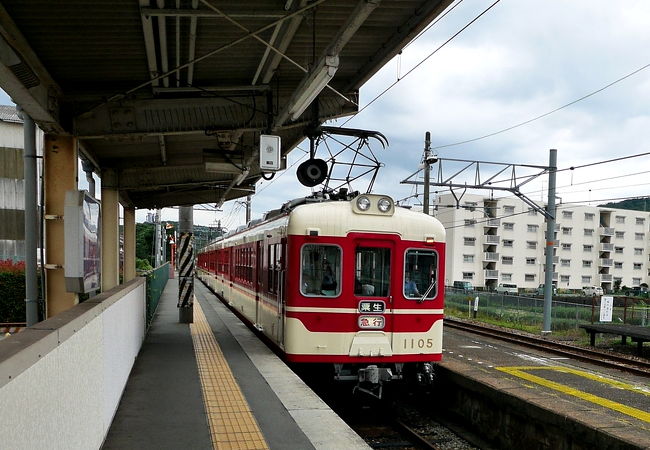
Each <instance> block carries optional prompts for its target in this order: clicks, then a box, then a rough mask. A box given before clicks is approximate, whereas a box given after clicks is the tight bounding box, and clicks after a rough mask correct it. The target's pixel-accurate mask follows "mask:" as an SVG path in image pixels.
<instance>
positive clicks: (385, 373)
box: [352, 365, 402, 398]
mask: <svg viewBox="0 0 650 450" xmlns="http://www.w3.org/2000/svg"><path fill="white" fill-rule="evenodd" d="M357 375H358V382H357V385H356V386H355V387H354V389H353V391H352V392H353V393H354V392H356V391H360V392H364V393H366V394H369V395H372V396H374V397H377V398H381V397H382V393H383V384H384V382H386V381H393V380H399V379H401V378H402V375H401V373H397V374H394V373H393V371H392V370H391V369H390V368H388V367H377V366H375V365H370V366H368V367H366V368H364V369H359V371H358V373H357Z"/></svg>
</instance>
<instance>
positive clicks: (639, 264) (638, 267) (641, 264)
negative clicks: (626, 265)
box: [634, 263, 643, 270]
mask: <svg viewBox="0 0 650 450" xmlns="http://www.w3.org/2000/svg"><path fill="white" fill-rule="evenodd" d="M641 269H643V263H634V270H641Z"/></svg>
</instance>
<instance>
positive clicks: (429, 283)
mask: <svg viewBox="0 0 650 450" xmlns="http://www.w3.org/2000/svg"><path fill="white" fill-rule="evenodd" d="M437 268H438V254H437V253H436V252H434V251H432V250H426V249H410V250H407V251H406V255H405V257H404V297H406V298H407V299H414V300H415V299H421V298H423V297H424V299H425V300H431V299H433V298H435V297H436V294H437V292H438V272H437Z"/></svg>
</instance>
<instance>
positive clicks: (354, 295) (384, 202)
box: [197, 194, 445, 394]
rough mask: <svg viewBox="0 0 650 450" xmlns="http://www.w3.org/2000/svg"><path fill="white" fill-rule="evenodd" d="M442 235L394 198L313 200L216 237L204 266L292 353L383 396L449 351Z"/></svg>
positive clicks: (232, 300) (290, 357)
mask: <svg viewBox="0 0 650 450" xmlns="http://www.w3.org/2000/svg"><path fill="white" fill-rule="evenodd" d="M301 203H302V204H301ZM444 238H445V230H444V228H443V227H442V225H441V224H440V222H439V221H438V220H437V219H435V218H433V217H430V216H428V215H425V214H423V213H419V212H413V211H410V210H408V209H405V208H400V207H396V206H395V205H394V203H393V201H392V199H390V198H389V197H387V196H382V195H374V194H363V195H360V196H357V197H355V198H346V199H344V200H325V199H320V200H318V199H313V200H312V201H310V200H308V199H305V200H303V201H294V202H290V204H288V205H285V207H284V208H283V210H282V211H280V212H277V213H276V217H273V218H270V219H268V220H264V221H262V222H260V223H257V224H250V225H249V226H248V227H247V228H245V229H243V230H240V231H239V232H237V233H233V234H231V235H226V236H224V237H222V238H219V239H218V240H216V241H214V242H212V243H211V244H209V245H208V246H207V247H205V248H204V249H203V250H202V251H201V252H200V253H199V256H198V264H197V272H198V276H199V277H200V278H201V279H202V280H203V281H204V282H205V283H206V284H207V285H208V286H209V287H210V288H211V289H212V290H213V291H214V292H215V293H217V294H218V295H220V296H221V297H222V299H223V300H224V301H226V302H227V303H228V304H229V305H230V306H231V308H232V309H234V310H235V311H236V312H237V313H238V314H239V315H240V316H241V317H242V318H243V319H244V320H246V321H248V322H249V323H250V324H253V325H254V326H255V327H256V328H257V329H258V330H259V331H260V332H262V333H263V334H264V335H265V336H266V337H267V338H268V340H270V341H271V342H272V343H273V344H274V345H276V346H277V347H278V348H279V349H280V351H281V352H282V354H283V355H284V357H285V358H286V360H287V361H289V362H294V363H327V364H332V365H333V367H334V369H335V377H336V378H337V379H356V380H358V382H359V385H358V387H359V388H361V389H364V390H366V389H367V390H370V391H372V393H375V394H376V393H377V391H376V389H375V388H374V387H372V388H366V387H364V386H367V385H373V386H379V394H380V393H381V384H382V383H383V382H384V381H388V380H392V379H397V378H402V377H403V375H404V374H405V373H406V372H408V371H409V370H412V371H414V373H415V376H417V377H418V378H419V379H420V380H424V379H425V378H427V377H431V367H430V363H432V362H435V361H438V360H440V358H441V353H442V325H443V307H444V279H445V278H444V261H445V254H444V253H445V242H444ZM439 281H441V282H439Z"/></svg>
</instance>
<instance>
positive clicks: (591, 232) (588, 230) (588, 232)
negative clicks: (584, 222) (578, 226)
mask: <svg viewBox="0 0 650 450" xmlns="http://www.w3.org/2000/svg"><path fill="white" fill-rule="evenodd" d="M593 235H594V229H593V228H585V236H593Z"/></svg>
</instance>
